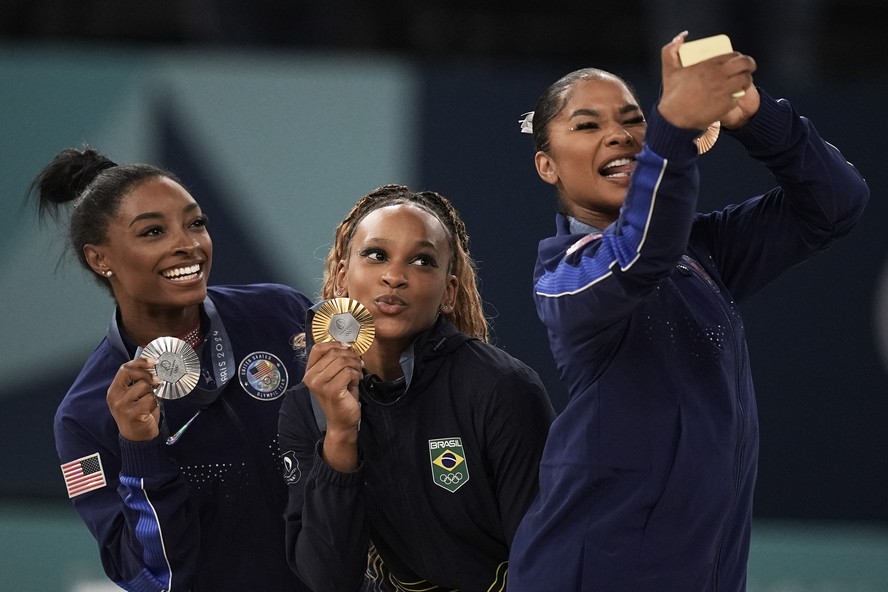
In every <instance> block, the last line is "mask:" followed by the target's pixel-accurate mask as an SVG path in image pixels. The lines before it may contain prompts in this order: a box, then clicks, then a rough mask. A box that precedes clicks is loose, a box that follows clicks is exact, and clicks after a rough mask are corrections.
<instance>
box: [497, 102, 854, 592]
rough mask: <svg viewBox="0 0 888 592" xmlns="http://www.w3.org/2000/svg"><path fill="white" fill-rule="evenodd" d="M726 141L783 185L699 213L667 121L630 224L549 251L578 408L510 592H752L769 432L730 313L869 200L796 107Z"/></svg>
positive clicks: (555, 346) (688, 153)
mask: <svg viewBox="0 0 888 592" xmlns="http://www.w3.org/2000/svg"><path fill="white" fill-rule="evenodd" d="M761 95H762V100H761V107H760V109H759V111H758V112H757V113H756V115H755V116H754V117H753V118H752V119H751V120H750V121H749V122H748V123H747V124H746V125H745V126H744V127H743V128H742V129H740V130H737V131H735V132H728V134H729V135H732V136H734V137H735V138H736V139H737V140H739V141H740V142H741V143H742V144H743V146H744V147H745V148H746V150H747V151H748V153H749V154H750V156H752V157H753V158H755V159H757V160H758V161H760V162H761V163H762V164H764V165H765V166H767V167H768V169H769V170H770V172H771V173H772V174H773V176H774V177H775V179H776V181H777V183H778V187H777V188H775V189H773V190H771V191H769V192H767V193H765V194H764V195H760V196H757V197H754V198H752V199H750V200H748V201H746V202H744V203H741V204H739V205H733V206H729V207H727V208H725V209H724V210H722V211H718V212H713V213H710V214H695V208H696V201H697V193H698V173H697V154H696V150H695V147H694V145H693V144H692V142H691V140H692V138H693V136H694V133H693V132H692V131H689V130H682V129H678V128H675V127H673V126H671V125H670V124H669V123H667V122H666V121H665V120H663V119H662V118H661V117H660V116H659V114H658V112H657V110H656V108H654V109H653V110H652V112H651V115H650V117H649V122H648V129H647V133H646V137H645V145H644V147H643V150H642V151H641V153H640V154H639V155H638V166H637V168H636V170H635V172H634V173H633V177H632V181H631V183H630V187H629V192H628V195H627V198H626V202H625V204H624V206H623V208H622V210H621V213H620V216H619V219H618V220H617V221H616V222H614V223H613V224H611V225H610V226H608V227H607V228H606V229H605V230H604V232H603V233H598V232H593V233H590V234H571V233H570V230H569V225H568V220H567V219H566V218H564V217H563V216H560V215H559V216H558V219H557V235H556V236H554V237H552V238H548V239H545V240H543V241H542V242H541V243H540V246H539V258H538V261H537V266H536V270H535V275H534V279H535V285H534V298H535V301H536V306H537V311H538V313H539V316H540V318H541V319H542V321H543V322H544V324H545V325H546V327H547V329H548V334H549V342H550V346H551V349H552V354H553V355H554V358H555V361H556V364H557V367H558V369H559V372H560V376H561V378H562V380H563V381H564V383H565V385H566V386H567V389H568V392H569V402H568V404H567V406H566V408H565V410H564V411H563V412H562V413H561V414H560V416H559V417H558V419H556V421H555V423H554V424H553V426H552V430H551V432H550V435H549V439H548V441H547V443H546V449H545V452H544V454H543V460H542V465H541V472H540V493H539V495H538V497H537V499H536V500H535V501H534V503H533V504H532V506H531V508H530V510H529V511H528V513H527V516H526V517H525V519H524V521H523V522H522V524H521V526H520V527H519V530H518V532H517V534H516V536H515V541H514V543H513V548H512V555H511V558H510V574H509V590H510V592H548V591H557V592H567V591H579V590H590V591H595V592H626V591H634V590H656V591H657V592H673V591H674V592H697V591H716V590H717V591H719V592H739V591H741V590H744V589H745V583H746V562H747V556H748V551H749V541H750V528H751V517H752V498H753V488H754V484H755V477H756V466H757V457H758V419H757V415H756V401H755V396H754V391H753V384H752V375H751V372H750V367H749V356H748V353H747V348H746V339H745V335H744V327H743V322H742V320H741V318H740V313H739V310H738V306H737V302H739V301H742V300H744V299H746V298H748V297H749V296H751V295H752V294H754V293H756V292H757V291H758V290H759V289H761V288H762V287H763V286H765V285H767V284H768V283H769V282H771V281H772V280H773V279H775V278H776V277H777V276H779V275H780V274H781V273H782V272H784V271H786V270H787V269H789V268H790V267H792V266H794V265H796V264H798V263H800V262H802V261H804V260H805V259H807V258H808V257H810V256H811V255H813V254H814V253H816V252H817V251H820V250H822V249H825V248H827V247H828V246H829V245H830V244H831V243H832V242H833V241H834V240H836V239H837V238H839V237H841V236H843V235H845V234H846V233H848V231H849V230H850V229H851V227H852V226H853V225H854V223H855V221H856V220H857V218H858V217H859V215H860V214H861V212H862V210H863V207H864V205H865V203H866V201H867V199H868V196H869V190H868V188H867V186H866V184H865V182H864V181H863V179H862V178H861V176H860V175H859V174H858V172H857V171H856V170H855V169H854V167H853V166H852V165H850V164H849V163H848V162H847V161H846V160H845V158H844V157H843V156H842V155H841V154H840V153H839V151H838V150H837V149H836V148H835V147H834V146H832V145H830V144H829V143H827V142H825V141H823V140H822V139H821V138H820V137H819V136H818V134H817V132H816V131H815V129H814V127H813V126H812V124H811V123H810V122H809V121H808V120H806V119H805V118H803V117H800V116H799V115H798V114H796V112H795V111H794V110H793V108H792V107H791V105H790V104H789V103H788V102H787V101H785V100H779V101H775V100H773V99H771V98H770V97H768V96H767V95H766V94H765V93H764V92H762V93H761Z"/></svg>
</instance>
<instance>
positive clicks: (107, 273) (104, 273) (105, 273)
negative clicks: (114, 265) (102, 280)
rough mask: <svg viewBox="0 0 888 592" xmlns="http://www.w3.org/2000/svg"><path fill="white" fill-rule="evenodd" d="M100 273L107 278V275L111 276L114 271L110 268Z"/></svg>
mask: <svg viewBox="0 0 888 592" xmlns="http://www.w3.org/2000/svg"><path fill="white" fill-rule="evenodd" d="M102 275H103V276H105V277H106V278H109V277H111V276H112V275H114V272H113V271H111V270H110V269H107V270H105V271H103V272H102Z"/></svg>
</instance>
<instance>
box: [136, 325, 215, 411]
mask: <svg viewBox="0 0 888 592" xmlns="http://www.w3.org/2000/svg"><path fill="white" fill-rule="evenodd" d="M139 357H141V358H145V359H146V360H154V361H155V366H154V368H153V369H152V373H153V374H156V375H157V377H158V378H159V379H160V381H161V382H160V384H159V385H158V386H157V387H155V389H154V394H155V395H156V396H157V397H158V398H161V399H179V398H181V397H184V396H185V395H187V394H188V393H190V392H191V391H193V390H194V387H195V386H197V381H198V379H199V378H200V359H199V358H198V357H197V353H196V352H195V351H194V349H193V348H192V347H191V346H190V345H188V344H187V343H186V342H184V341H182V340H181V339H178V338H176V337H158V338H157V339H155V340H154V341H152V342H151V343H149V344H148V345H146V346H145V348H144V349H143V350H142V351H141V353H140V354H139Z"/></svg>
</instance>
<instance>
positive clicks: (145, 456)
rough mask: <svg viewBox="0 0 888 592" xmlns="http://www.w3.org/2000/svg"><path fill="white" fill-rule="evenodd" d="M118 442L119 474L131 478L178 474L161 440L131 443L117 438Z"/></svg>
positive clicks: (159, 438)
mask: <svg viewBox="0 0 888 592" xmlns="http://www.w3.org/2000/svg"><path fill="white" fill-rule="evenodd" d="M118 441H119V442H120V472H121V473H122V474H124V475H129V476H131V477H146V476H149V475H150V476H158V475H164V474H167V473H171V472H172V473H178V472H179V468H178V466H176V464H175V462H173V461H172V460H171V459H170V457H169V456H168V455H167V451H166V446H165V445H164V441H163V438H161V437H159V436H158V437H157V438H154V439H153V440H148V441H146V442H133V441H132V440H127V439H126V438H123V437H120V436H118Z"/></svg>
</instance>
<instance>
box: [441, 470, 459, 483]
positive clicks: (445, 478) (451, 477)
mask: <svg viewBox="0 0 888 592" xmlns="http://www.w3.org/2000/svg"><path fill="white" fill-rule="evenodd" d="M462 480H463V474H462V471H457V472H455V473H447V474H441V475H438V481H440V482H441V483H443V484H445V485H453V484H454V483H459V482H460V481H462Z"/></svg>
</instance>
